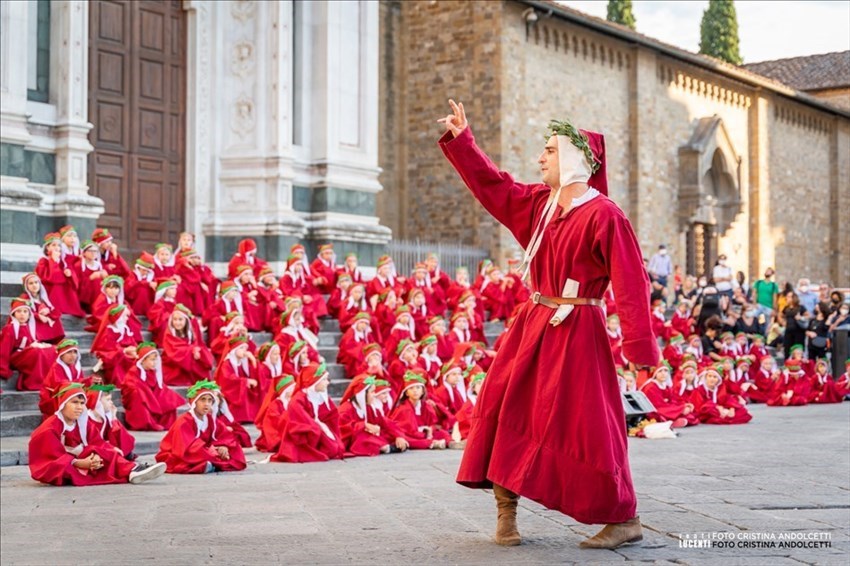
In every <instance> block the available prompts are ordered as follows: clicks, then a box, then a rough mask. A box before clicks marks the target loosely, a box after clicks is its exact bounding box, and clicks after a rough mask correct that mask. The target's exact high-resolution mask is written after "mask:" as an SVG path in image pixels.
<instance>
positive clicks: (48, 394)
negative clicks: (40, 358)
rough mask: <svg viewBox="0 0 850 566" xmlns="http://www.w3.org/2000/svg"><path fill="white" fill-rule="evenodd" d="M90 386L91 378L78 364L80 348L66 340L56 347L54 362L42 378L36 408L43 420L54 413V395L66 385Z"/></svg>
mask: <svg viewBox="0 0 850 566" xmlns="http://www.w3.org/2000/svg"><path fill="white" fill-rule="evenodd" d="M70 382H74V383H82V384H83V385H85V386H86V387H89V386H90V385H91V384H92V378H91V377H86V376H85V375H84V374H83V368H82V365H81V364H80V347H79V343H78V342H77V341H76V340H72V339H71V338H66V339H65V340H62V341H61V342H59V344H57V345H56V362H55V363H54V364H53V365H52V366H51V367H50V371H48V372H47V375H46V376H44V381H43V382H42V384H41V391H40V392H39V395H38V408H39V410H40V411H41V414H42V415H43V416H44V418H45V419H46V418H48V417H49V416H50V415H52V414H53V413H55V412H56V409H57V408H58V407H57V404H56V393H58V392H59V390H60V389H61V388H62V387H63V386H64V385H65V384H67V383H70Z"/></svg>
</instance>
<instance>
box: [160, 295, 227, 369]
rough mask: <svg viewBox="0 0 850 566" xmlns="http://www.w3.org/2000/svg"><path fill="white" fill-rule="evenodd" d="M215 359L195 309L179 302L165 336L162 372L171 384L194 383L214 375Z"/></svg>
mask: <svg viewBox="0 0 850 566" xmlns="http://www.w3.org/2000/svg"><path fill="white" fill-rule="evenodd" d="M214 366H215V360H214V359H213V354H212V352H211V351H210V349H209V348H207V345H206V344H204V339H203V335H202V333H201V327H200V326H199V325H198V320H197V319H196V318H195V317H194V315H193V314H192V312H191V311H190V310H189V309H188V307H186V306H185V305H183V304H180V303H178V304H177V305H176V306H175V307H174V311H173V312H172V313H171V316H170V317H169V319H168V324H167V326H166V329H165V332H164V333H163V337H162V376H163V379H164V380H165V383H167V384H168V385H191V384H193V383H196V382H198V381H204V380H207V379H209V378H210V376H211V375H212V370H213V367H214Z"/></svg>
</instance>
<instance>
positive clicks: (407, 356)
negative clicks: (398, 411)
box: [387, 338, 421, 394]
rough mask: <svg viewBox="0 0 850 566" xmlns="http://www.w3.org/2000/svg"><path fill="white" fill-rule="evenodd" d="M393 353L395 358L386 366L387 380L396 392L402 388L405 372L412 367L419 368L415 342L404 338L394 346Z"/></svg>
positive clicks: (417, 350)
mask: <svg viewBox="0 0 850 566" xmlns="http://www.w3.org/2000/svg"><path fill="white" fill-rule="evenodd" d="M393 355H394V356H395V359H394V360H393V361H391V362H390V366H389V367H388V368H387V378H388V379H387V380H388V381H389V382H390V385H392V388H393V391H395V392H396V394H398V393H400V392H401V390H402V389H404V376H405V374H406V373H407V372H408V371H410V370H412V369H421V368H420V367H419V349H418V348H417V345H416V342H413V341H412V340H409V339H408V338H404V339H402V341H401V342H399V343H398V345H397V346H396V349H395V351H394V352H393Z"/></svg>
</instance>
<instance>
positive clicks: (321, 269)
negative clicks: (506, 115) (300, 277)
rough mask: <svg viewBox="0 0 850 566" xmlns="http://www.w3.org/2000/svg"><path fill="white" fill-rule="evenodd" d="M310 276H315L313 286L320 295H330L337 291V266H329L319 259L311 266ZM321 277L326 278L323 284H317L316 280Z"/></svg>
mask: <svg viewBox="0 0 850 566" xmlns="http://www.w3.org/2000/svg"><path fill="white" fill-rule="evenodd" d="M310 274H311V275H312V276H313V284H314V285H315V286H316V289H318V290H319V293H322V294H323V295H329V294H331V292H333V290H334V289H336V278H337V274H336V266H334V265H330V266H328V264H326V263H325V262H324V260H323V259H322V258H319V257H317V258H316V259H314V260H313V263H311V264H310ZM319 277H322V278H324V281H323V282H322V283H321V284H320V283H316V279H317V278H319Z"/></svg>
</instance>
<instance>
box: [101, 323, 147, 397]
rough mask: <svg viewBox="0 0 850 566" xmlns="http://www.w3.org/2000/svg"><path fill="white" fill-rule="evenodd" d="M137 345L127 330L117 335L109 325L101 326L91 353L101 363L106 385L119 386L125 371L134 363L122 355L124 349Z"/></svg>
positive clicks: (125, 355) (132, 359)
mask: <svg viewBox="0 0 850 566" xmlns="http://www.w3.org/2000/svg"><path fill="white" fill-rule="evenodd" d="M137 343H138V342H137V340H136V339H135V338H134V337H133V334H132V332H131V331H130V329H129V328H127V329H125V332H124V333H123V334H120V335H119V334H118V333H117V332H115V330H114V329H113V328H112V326H111V325H109V326H102V328H101V329H100V331H99V332H98V333H97V335H96V336H95V337H94V342H92V346H91V353H92V354H94V355H95V356H97V357H98V359H99V360H101V361H102V362H103V370H104V372H103V377H104V381H105V382H106V383H111V384H113V385H116V386H119V387H120V386H121V384H122V383H123V382H124V376H125V375H127V371H128V370H129V369H130V368H131V367H132V366H133V364H135V363H136V360H135V358H131V357H129V356H128V355H127V354H125V353H124V348H126V347H127V346H135V345H136V344H137Z"/></svg>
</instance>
